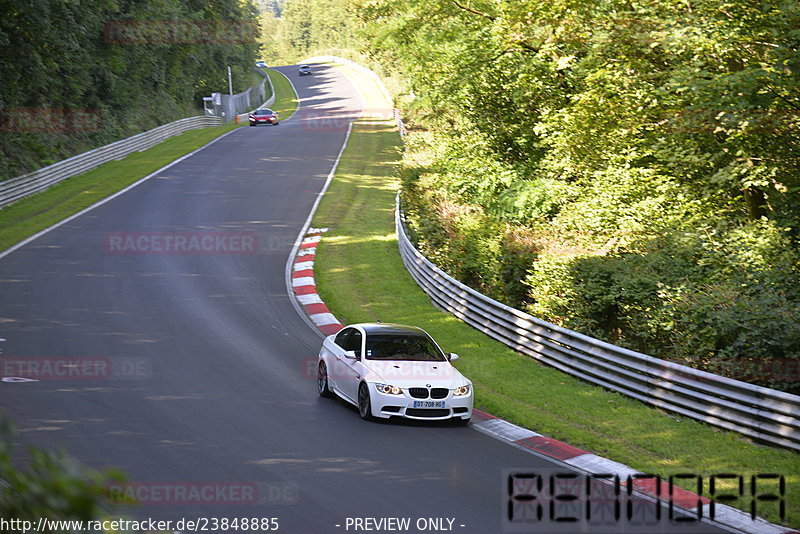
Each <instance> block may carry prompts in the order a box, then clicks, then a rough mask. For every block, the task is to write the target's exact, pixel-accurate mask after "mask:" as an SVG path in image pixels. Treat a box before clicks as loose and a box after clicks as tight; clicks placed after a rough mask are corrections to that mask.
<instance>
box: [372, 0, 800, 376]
mask: <svg viewBox="0 0 800 534" xmlns="http://www.w3.org/2000/svg"><path fill="white" fill-rule="evenodd" d="M359 13H360V16H361V18H362V20H364V21H365V23H366V29H367V37H368V39H369V41H370V43H371V45H372V52H373V53H374V54H376V55H377V56H378V57H379V58H380V59H381V60H382V61H384V62H386V63H391V64H394V65H397V68H399V69H400V70H401V71H403V72H404V73H406V75H407V78H408V82H409V86H410V91H412V92H413V95H414V99H413V101H412V103H411V105H410V106H409V109H408V110H407V111H406V115H407V116H408V117H409V118H410V119H411V123H412V124H411V126H412V128H411V131H412V134H411V136H410V137H409V139H408V147H409V149H408V156H407V159H408V165H407V166H406V168H405V169H404V171H403V173H404V191H405V192H404V197H405V200H406V203H407V206H408V209H409V214H410V216H411V220H412V222H414V226H415V229H416V231H417V235H418V237H419V238H420V245H421V246H422V247H423V249H424V250H426V252H428V253H429V254H430V255H431V256H432V257H434V258H435V259H436V260H437V261H438V262H439V263H440V264H441V265H443V266H445V267H446V268H447V269H448V270H450V271H451V272H453V273H454V274H456V275H457V276H459V277H460V278H461V279H463V280H465V281H467V282H469V283H470V284H472V285H473V286H475V287H478V288H480V289H481V290H483V291H485V292H487V293H489V294H492V295H493V296H495V297H497V298H500V299H501V300H504V301H506V302H509V303H510V304H514V305H517V306H528V307H529V308H530V309H531V311H533V312H534V313H536V314H537V315H540V316H542V317H544V318H546V319H548V320H550V321H553V322H556V323H559V324H563V325H566V326H569V327H572V328H576V329H579V330H581V331H584V332H587V333H590V334H592V335H595V336H597V337H601V338H604V339H608V340H611V341H614V342H617V343H620V344H622V345H625V346H629V347H632V348H636V349H639V350H643V351H646V352H650V353H653V354H655V355H658V356H662V357H671V358H673V359H676V360H678V361H681V362H686V363H690V364H692V365H697V366H700V367H703V368H707V369H712V370H720V371H722V372H729V373H730V374H732V375H733V376H740V377H741V376H742V373H744V374H747V373H750V375H748V376H752V377H756V378H759V377H760V378H762V379H763V381H764V382H766V383H768V384H769V385H775V386H778V387H784V388H789V389H795V390H797V389H798V385H797V384H796V383H795V384H787V383H786V382H785V381H784V379H785V378H786V377H780V376H774V375H773V376H763V373H762V374H761V376H758V375H759V373H758V372H756V371H754V369H757V368H758V366H759V365H762V364H763V363H764V362H765V361H778V360H781V359H789V360H790V361H795V362H796V360H797V359H798V357H800V335H799V334H800V332H798V327H797V325H798V324H800V291H799V290H798V288H800V252H799V251H798V249H799V248H800V247H798V244H799V242H798V239H799V238H800V233H799V232H800V172H798V171H800V168H798V166H799V165H800V30H798V28H800V24H799V23H800V7H798V4H797V3H796V2H790V1H785V0H777V1H764V2H744V1H728V2H719V1H711V0H693V1H691V2H689V1H684V0H647V1H644V0H624V1H622V0H604V1H600V2H598V1H596V0H553V1H550V2H538V1H532V0H529V1H525V0H522V1H520V0H513V1H512V0H472V1H466V0H464V1H461V0H431V1H424V2H423V1H421V0H361V1H360V2H359ZM526 271H527V272H528V273H529V275H527V276H525V275H522V276H520V273H524V272H526ZM795 365H796V364H795ZM737 369H738V370H737ZM742 369H745V371H742ZM747 369H749V371H748V370H747ZM726 370H727V371H726ZM737 373H738V374H737Z"/></svg>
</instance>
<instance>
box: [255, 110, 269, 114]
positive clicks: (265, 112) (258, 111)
mask: <svg viewBox="0 0 800 534" xmlns="http://www.w3.org/2000/svg"><path fill="white" fill-rule="evenodd" d="M255 115H272V110H271V109H257V110H256V112H255Z"/></svg>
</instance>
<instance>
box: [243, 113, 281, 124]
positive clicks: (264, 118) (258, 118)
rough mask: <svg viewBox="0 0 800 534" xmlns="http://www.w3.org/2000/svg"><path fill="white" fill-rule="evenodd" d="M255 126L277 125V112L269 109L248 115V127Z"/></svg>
mask: <svg viewBox="0 0 800 534" xmlns="http://www.w3.org/2000/svg"><path fill="white" fill-rule="evenodd" d="M257 124H276V125H277V124H278V112H277V111H272V110H271V109H257V110H255V111H254V112H252V113H251V114H250V126H256V125H257Z"/></svg>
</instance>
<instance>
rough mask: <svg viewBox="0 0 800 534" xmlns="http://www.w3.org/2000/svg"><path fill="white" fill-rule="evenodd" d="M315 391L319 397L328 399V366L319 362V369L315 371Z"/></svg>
mask: <svg viewBox="0 0 800 534" xmlns="http://www.w3.org/2000/svg"><path fill="white" fill-rule="evenodd" d="M317 390H318V391H319V396H320V397H330V396H331V390H330V388H329V387H328V366H326V365H325V362H319V369H318V370H317Z"/></svg>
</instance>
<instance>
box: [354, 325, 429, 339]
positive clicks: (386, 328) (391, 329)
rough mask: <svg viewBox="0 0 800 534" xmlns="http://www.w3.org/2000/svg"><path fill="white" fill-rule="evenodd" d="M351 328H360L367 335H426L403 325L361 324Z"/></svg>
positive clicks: (417, 329) (412, 327)
mask: <svg viewBox="0 0 800 534" xmlns="http://www.w3.org/2000/svg"><path fill="white" fill-rule="evenodd" d="M351 326H360V327H361V328H362V329H364V332H366V333H367V335H370V334H413V335H418V336H419V335H422V336H424V335H427V334H426V333H425V331H424V330H423V329H421V328H417V327H416V326H408V325H404V324H394V323H362V324H358V325H351Z"/></svg>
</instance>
